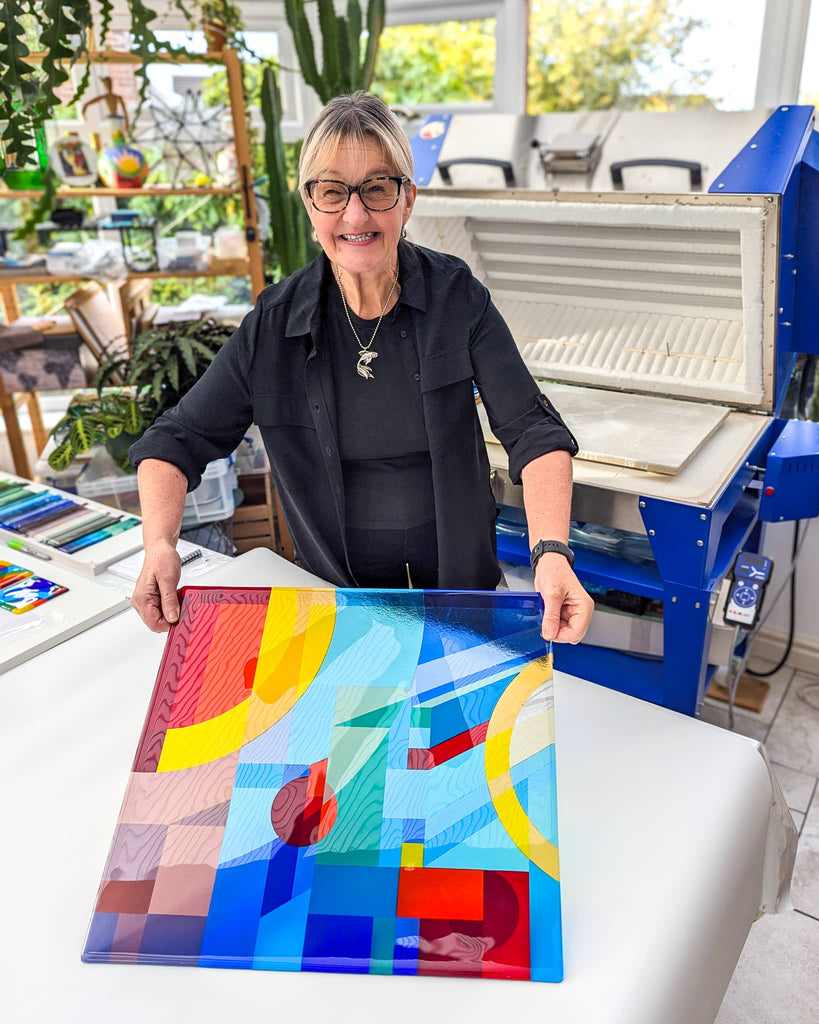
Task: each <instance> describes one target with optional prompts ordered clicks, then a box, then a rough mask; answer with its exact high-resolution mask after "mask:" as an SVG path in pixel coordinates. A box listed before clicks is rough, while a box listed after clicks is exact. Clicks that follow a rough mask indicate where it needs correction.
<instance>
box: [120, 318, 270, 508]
mask: <svg viewBox="0 0 819 1024" xmlns="http://www.w3.org/2000/svg"><path fill="white" fill-rule="evenodd" d="M259 316H260V314H259V307H258V306H257V307H256V308H255V309H254V310H253V311H252V312H250V313H249V314H248V315H247V316H246V317H245V319H244V320H243V321H242V323H241V325H240V326H239V328H238V329H237V330H236V331H235V332H234V334H233V335H232V336H231V337H230V338H229V339H228V341H227V342H226V343H225V344H224V345H223V346H222V348H221V349H220V350H219V352H218V353H217V355H216V357H215V359H214V360H213V362H212V363H211V364H210V366H209V367H208V368H207V370H206V371H205V372H204V373H203V374H202V376H201V377H200V379H199V380H198V381H197V382H196V384H195V385H194V386H193V387H192V388H191V390H190V391H189V392H188V393H187V394H186V395H185V396H184V397H183V398H182V399H181V400H180V402H179V404H178V405H176V406H175V407H174V408H173V409H169V410H168V411H167V412H165V413H163V414H162V416H160V417H159V418H158V419H157V420H156V422H155V423H153V425H152V426H150V427H149V428H148V430H147V431H146V432H145V433H144V434H143V436H142V437H141V438H140V439H139V440H138V441H135V442H134V444H132V445H131V447H130V449H129V450H128V458H129V461H130V463H131V465H132V466H133V467H134V468H135V469H136V467H137V466H138V465H139V464H140V462H142V461H144V460H145V459H161V460H162V461H163V462H170V463H171V464H172V465H174V466H176V467H177V469H179V470H181V471H182V472H183V473H184V474H185V476H186V477H187V480H188V490H189V491H192V490H193V489H194V488H196V487H198V486H199V482H200V480H201V479H202V473H203V472H204V470H205V467H206V466H207V464H208V463H209V462H213V461H214V459H223V458H226V457H227V456H228V455H230V453H231V452H233V451H235V449H236V446H237V445H238V444H239V442H240V441H241V439H242V437H243V436H244V434H245V432H246V431H247V428H248V427H249V426H250V424H251V422H252V419H253V403H252V397H251V390H250V380H249V378H250V369H251V365H252V353H253V351H254V348H255V344H256V340H257V339H256V336H257V333H258V325H259Z"/></svg>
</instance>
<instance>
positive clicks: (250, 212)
mask: <svg viewBox="0 0 819 1024" xmlns="http://www.w3.org/2000/svg"><path fill="white" fill-rule="evenodd" d="M44 56H45V54H44V53H34V54H30V55H29V56H28V58H27V60H28V61H29V62H30V63H39V62H41V61H42V60H43V57H44ZM153 60H154V61H157V62H158V61H173V62H175V63H180V62H182V63H201V64H221V65H223V66H224V68H225V71H226V73H227V84H228V98H229V103H230V113H231V120H232V123H233V141H234V146H235V149H236V166H237V173H238V177H239V180H238V182H237V184H236V185H233V186H207V187H194V186H178V187H176V186H164V185H149V186H143V187H142V188H139V189H131V188H109V187H105V186H100V187H98V188H97V187H93V186H83V187H77V188H70V187H64V188H60V189H58V190H57V198H89V197H94V196H108V197H117V198H126V199H127V198H133V197H134V196H136V195H143V196H145V195H148V196H181V195H189V196H200V197H201V196H230V195H236V196H240V197H241V200H242V213H243V220H244V229H245V239H246V242H247V252H248V255H247V259H246V260H236V261H233V262H231V263H230V264H225V265H222V266H220V267H218V268H214V269H212V270H211V269H208V270H196V271H173V270H151V271H144V272H141V273H137V272H132V273H128V274H126V275H124V276H123V277H122V278H121V279H120V280H119V282H118V283H123V282H125V281H130V280H146V279H162V278H165V279H167V278H213V277H245V276H248V277H249V278H250V284H251V292H252V295H253V298H254V299H255V298H256V296H257V295H258V294H259V292H260V291H261V290H262V289H263V288H264V268H263V262H262V248H261V243H260V240H259V229H258V218H257V211H256V202H255V198H254V195H253V175H252V173H251V168H250V141H249V138H248V133H247V122H246V117H245V102H244V88H243V84H242V65H241V61H240V59H239V55H238V53H237V52H236V51H235V50H223V51H220V52H209V53H204V54H186V55H183V56H180V55H177V54H169V53H162V52H159V53H157V54H155V55H154V56H153ZM86 62H87V63H91V64H100V65H105V64H140V63H141V59H140V58H139V57H138V56H136V55H134V54H130V53H119V52H116V51H110V50H97V51H92V52H91V53H89V54H88V56H87V57H86V58H83V59H81V60H80V61H78V63H86ZM42 194H43V193H42V190H41V189H21V190H19V191H18V190H14V189H8V188H5V187H4V186H3V185H2V182H0V201H2V200H9V201H13V200H15V199H33V198H38V197H39V196H41V195H42ZM90 279H91V278H89V276H88V275H74V274H68V275H63V274H60V275H57V274H46V273H42V272H40V273H24V272H21V273H0V308H1V309H2V311H3V315H4V317H5V320H6V322H7V323H8V322H11V321H13V320H16V319H17V318H18V317H19V316H20V304H19V299H18V296H17V288H18V287H21V286H25V285H29V284H49V283H51V284H55V285H56V284H62V283H68V282H81V281H87V280H90ZM26 399H27V403H28V407H29V410H30V412H32V417H33V419H34V418H38V417H39V413H38V412H37V413H34V412H33V406H36V405H37V400H36V392H28V393H27V394H26ZM0 409H2V412H3V417H4V419H5V422H6V429H7V431H8V437H9V442H10V445H11V448H12V457H13V460H14V466H15V471H16V472H17V473H18V475H20V476H29V475H30V470H29V464H28V457H27V456H26V453H25V451H24V449H23V446H22V437H21V433H20V428H19V424H18V422H17V410H16V405H15V402H14V398H13V395H12V394H9V393H8V391H7V389H6V388H5V386H4V384H3V380H2V377H1V376H0Z"/></svg>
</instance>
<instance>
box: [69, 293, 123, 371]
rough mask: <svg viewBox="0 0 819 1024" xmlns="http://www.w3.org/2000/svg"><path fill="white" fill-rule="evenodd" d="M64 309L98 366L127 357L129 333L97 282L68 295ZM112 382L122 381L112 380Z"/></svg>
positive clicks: (117, 311)
mask: <svg viewBox="0 0 819 1024" xmlns="http://www.w3.org/2000/svg"><path fill="white" fill-rule="evenodd" d="M65 309H66V312H67V313H68V315H69V316H70V317H71V319H72V321H73V322H74V326H75V327H76V328H77V333H78V334H79V335H80V337H81V338H82V339H83V341H84V342H85V344H86V346H87V347H88V349H89V351H90V352H91V354H92V355H93V356H94V359H95V360H96V361H97V363H102V362H104V361H105V360H106V359H110V358H112V357H114V358H116V357H117V356H127V355H128V352H129V347H128V332H127V330H126V328H125V324H124V323H123V320H122V316H121V314H120V311H119V310H116V309H114V307H113V306H112V305H111V303H110V302H109V300H108V296H107V295H106V294H105V292H104V291H103V289H102V288H101V287H100V285H98V284H97V283H96V282H92V283H91V284H87V285H84V286H83V287H82V288H78V289H77V291H75V292H74V293H73V294H71V295H69V296H68V298H67V299H66V300H65ZM112 383H115V384H116V383H121V381H117V380H112Z"/></svg>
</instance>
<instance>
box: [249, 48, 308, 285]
mask: <svg viewBox="0 0 819 1024" xmlns="http://www.w3.org/2000/svg"><path fill="white" fill-rule="evenodd" d="M262 117H263V118H264V123H265V143H264V155H265V164H266V169H267V177H268V181H269V182H270V192H269V198H270V230H271V234H272V245H273V249H274V250H275V252H276V256H277V257H278V260H279V266H280V267H281V270H282V273H283V274H284V275H285V276H287V275H289V274H292V273H293V271H294V270H298V268H299V267H303V266H304V264H305V263H307V261H308V259H311V258H312V256H313V254H314V252H315V249H314V247H313V245H312V243H311V240H310V220H309V218H308V216H307V212H306V210H305V209H304V204H303V203H302V201H301V196H300V195H299V193H298V191H297V190H295V189H291V188H290V184H289V182H288V180H287V168H286V165H285V157H284V143H283V142H282V131H281V122H282V101H281V95H280V93H279V83H278V81H277V80H276V72H275V70H274V69H273V68H272V67H271V66H270V65H268V66H267V67H266V68H265V69H264V77H263V79H262Z"/></svg>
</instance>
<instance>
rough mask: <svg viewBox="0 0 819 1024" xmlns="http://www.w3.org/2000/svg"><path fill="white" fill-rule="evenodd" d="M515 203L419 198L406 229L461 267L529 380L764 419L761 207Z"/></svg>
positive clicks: (768, 348) (766, 366)
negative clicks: (687, 401) (746, 410)
mask: <svg viewBox="0 0 819 1024" xmlns="http://www.w3.org/2000/svg"><path fill="white" fill-rule="evenodd" d="M526 196H527V193H525V192H521V193H516V198H514V199H500V198H480V196H479V195H477V196H470V197H469V198H465V197H458V196H457V195H454V196H452V197H448V196H446V195H440V194H428V193H424V192H422V193H421V194H420V195H419V197H418V200H417V202H416V205H415V208H414V210H413V216H412V219H411V221H410V222H409V225H408V230H409V232H410V238H411V239H412V240H413V241H415V242H418V243H420V244H422V245H427V246H429V247H430V248H432V249H438V250H442V251H444V252H449V253H452V254H454V255H456V256H459V257H460V258H462V259H463V260H465V261H466V262H467V263H468V264H469V266H470V267H471V268H472V270H473V272H474V273H475V274H476V276H477V277H478V278H479V279H480V280H481V281H482V282H483V283H484V284H486V286H487V287H488V288H489V291H490V293H491V295H492V298H493V301H494V302H495V304H496V306H497V307H498V309H499V310H500V312H501V313H502V315H503V316H504V318H505V320H506V322H507V323H508V325H509V327H510V330H511V331H512V334H513V335H514V336H515V340H516V341H517V343H518V346H519V348H520V351H521V354H522V355H523V358H524V360H525V362H526V364H527V366H528V368H529V370H530V371H531V372H532V374H533V375H534V376H535V377H545V378H550V379H556V380H561V381H566V382H569V383H579V384H587V385H592V386H595V385H596V386H603V387H611V388H618V389H621V390H627V391H639V392H645V393H660V394H662V395H672V396H679V397H691V398H696V399H698V400H700V401H711V402H717V403H725V404H730V405H740V406H748V407H753V408H757V407H759V408H765V409H769V408H770V406H771V401H772V391H771V361H772V339H771V338H769V337H768V336H767V335H766V332H765V331H764V330H763V325H764V324H765V323H766V322H767V321H766V319H765V317H764V316H763V293H764V288H763V276H764V275H763V270H764V258H765V240H766V228H767V227H768V217H769V214H770V213H771V208H770V207H767V206H760V205H749V206H747V208H746V207H745V206H742V205H739V203H740V201H741V200H743V199H744V197H737V205H724V204H717V203H714V204H709V203H708V201H707V199H706V200H705V202H704V203H703V204H702V205H691V204H688V203H683V202H657V203H652V202H636V201H635V202H631V203H630V202H628V196H624V198H623V201H622V202H616V203H615V202H596V201H595V200H594V196H590V197H589V198H588V199H587V200H586V201H583V202H580V201H578V202H574V201H565V200H564V201H558V200H557V199H549V198H543V199H539V200H534V199H527V198H526ZM703 198H705V197H703ZM752 199H753V197H752Z"/></svg>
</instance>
